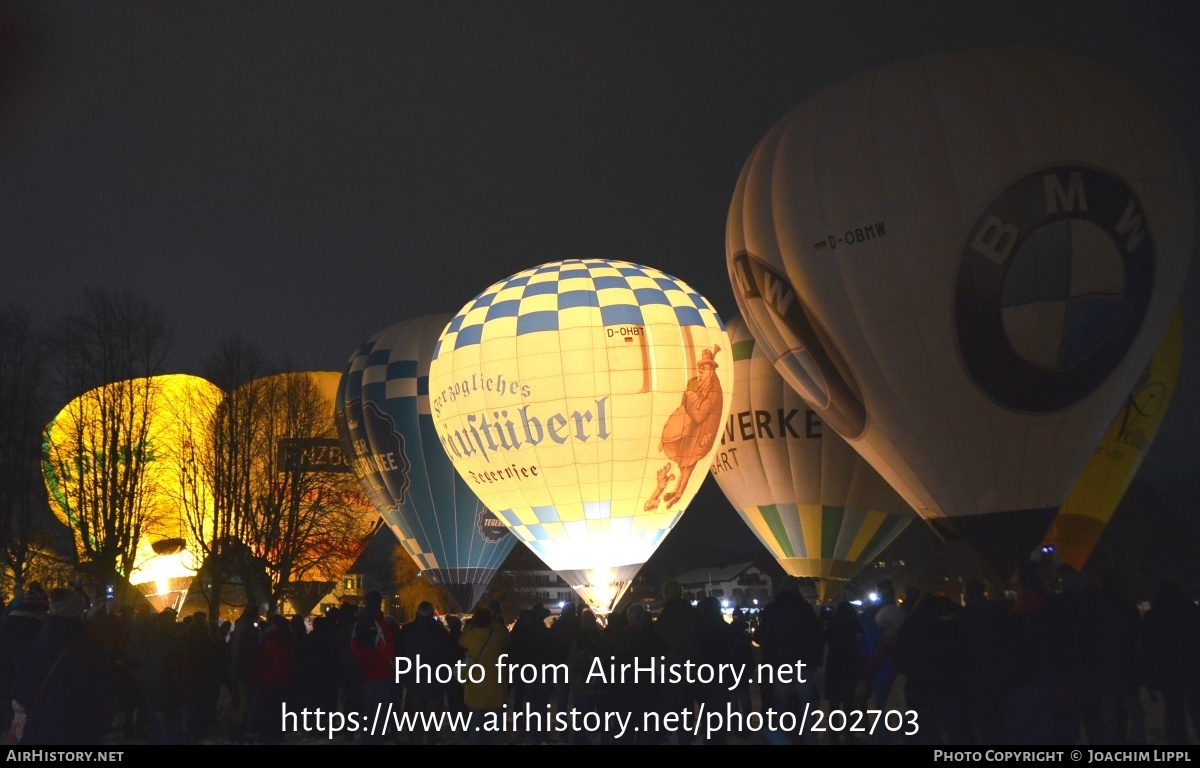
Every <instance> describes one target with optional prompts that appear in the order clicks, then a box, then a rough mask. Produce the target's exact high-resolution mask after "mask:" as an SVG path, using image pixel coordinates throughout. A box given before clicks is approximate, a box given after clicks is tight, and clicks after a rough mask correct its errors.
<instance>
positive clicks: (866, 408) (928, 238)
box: [726, 48, 1192, 576]
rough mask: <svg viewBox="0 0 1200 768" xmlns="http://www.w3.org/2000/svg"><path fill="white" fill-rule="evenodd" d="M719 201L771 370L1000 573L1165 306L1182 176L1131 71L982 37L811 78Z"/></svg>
mask: <svg viewBox="0 0 1200 768" xmlns="http://www.w3.org/2000/svg"><path fill="white" fill-rule="evenodd" d="M727 223H728V226H727V238H726V256H727V259H726V261H727V266H728V269H729V275H730V280H731V283H732V285H733V288H734V294H735V297H736V299H737V302H738V306H739V308H740V310H741V313H742V315H743V317H744V318H745V320H746V323H747V325H748V326H749V328H750V330H751V332H752V333H753V335H754V337H755V338H756V339H757V340H758V341H759V343H761V344H763V345H764V347H765V348H766V349H765V351H766V352H767V354H768V355H769V356H770V357H771V359H772V360H773V361H774V362H775V364H776V367H777V368H778V369H779V371H780V373H781V374H782V375H783V376H784V377H785V378H786V379H787V380H788V382H789V383H790V384H791V385H792V386H793V387H795V388H796V390H797V391H798V392H799V393H800V394H801V396H802V397H803V398H804V399H805V401H807V402H808V403H809V404H810V405H811V406H812V407H813V409H814V410H815V411H816V412H817V413H818V414H819V416H820V418H821V420H822V421H823V422H824V423H825V424H827V425H829V426H830V427H832V428H833V429H835V430H836V431H837V432H838V433H839V434H840V435H842V437H844V438H845V439H846V440H847V441H849V442H850V444H851V445H853V446H854V448H855V449H856V450H858V451H859V453H861V454H862V455H863V456H864V457H865V458H866V459H867V460H868V461H869V462H871V464H872V465H873V466H874V467H875V468H876V469H877V470H879V472H880V474H882V475H883V476H884V477H885V478H886V479H887V480H888V482H889V483H891V484H892V486H893V487H895V488H896V490H897V491H898V492H899V493H900V494H901V496H903V497H904V498H905V499H906V500H907V501H908V502H909V503H910V504H911V505H912V506H913V507H914V508H915V509H916V510H917V511H918V513H919V514H920V515H921V517H923V518H924V519H925V520H926V521H927V522H928V523H929V524H930V525H931V526H932V527H933V528H934V529H935V530H936V531H937V532H938V533H939V534H940V535H941V536H942V537H943V538H945V539H964V540H966V541H969V542H970V543H971V544H973V545H974V546H975V548H976V549H978V550H979V551H980V552H981V553H982V554H983V555H984V556H985V557H986V558H987V559H988V560H989V562H991V563H992V564H993V566H994V567H996V568H997V569H998V571H1000V572H1001V573H1002V575H1005V576H1008V575H1009V574H1011V572H1012V569H1013V568H1014V567H1015V565H1016V563H1017V562H1018V561H1019V560H1021V559H1023V558H1024V557H1026V556H1027V555H1028V554H1029V553H1030V552H1032V551H1033V549H1034V548H1035V546H1036V545H1037V544H1038V543H1039V542H1040V541H1041V539H1042V537H1043V536H1044V534H1045V533H1046V531H1047V529H1048V528H1049V526H1050V522H1051V520H1052V519H1053V517H1054V515H1055V514H1056V513H1057V511H1058V509H1059V507H1060V506H1061V505H1062V504H1063V502H1064V501H1065V500H1066V498H1067V495H1068V493H1069V492H1070V490H1071V486H1072V484H1073V482H1074V481H1075V478H1077V477H1078V476H1079V474H1080V472H1081V471H1082V470H1083V467H1084V465H1085V464H1086V463H1087V460H1088V457H1089V455H1090V454H1091V452H1092V451H1093V449H1094V448H1095V446H1096V444H1097V443H1098V442H1099V441H1100V437H1101V435H1102V434H1103V432H1104V430H1105V428H1106V427H1107V426H1108V423H1109V421H1110V420H1111V419H1112V415H1113V413H1114V412H1116V410H1117V408H1118V406H1119V404H1120V402H1121V400H1122V399H1123V398H1124V397H1125V396H1126V394H1127V393H1128V392H1129V391H1130V389H1132V387H1133V385H1134V382H1135V381H1136V379H1137V377H1138V376H1139V374H1140V373H1141V371H1142V370H1143V369H1144V367H1145V365H1146V362H1147V360H1149V358H1150V355H1151V353H1152V352H1153V350H1154V346H1155V344H1157V343H1158V340H1159V339H1160V338H1161V337H1162V335H1163V333H1164V332H1165V330H1166V328H1167V324H1168V322H1169V321H1170V319H1171V313H1172V311H1173V310H1174V307H1175V305H1176V304H1177V302H1178V299H1179V293H1180V290H1181V287H1182V285H1183V283H1184V278H1185V275H1186V273H1187V267H1188V261H1189V259H1190V255H1191V243H1192V190H1191V183H1190V180H1189V178H1188V174H1187V162H1186V158H1185V156H1184V154H1183V151H1182V150H1181V148H1180V145H1179V142H1178V141H1177V140H1176V138H1175V136H1174V135H1173V133H1172V131H1171V129H1170V127H1169V126H1168V124H1167V122H1166V120H1165V119H1164V118H1163V116H1162V115H1161V114H1160V113H1159V112H1158V111H1157V110H1156V109H1155V108H1154V107H1153V106H1152V105H1151V104H1150V103H1149V102H1148V101H1147V99H1145V98H1144V97H1143V96H1141V95H1140V94H1138V93H1137V92H1136V91H1135V90H1134V89H1133V88H1131V87H1130V86H1129V85H1128V84H1127V83H1125V82H1124V81H1122V80H1120V79H1119V78H1117V77H1115V76H1113V75H1112V74H1110V73H1108V72H1106V71H1103V70H1102V69H1101V68H1099V67H1097V66H1095V65H1093V64H1091V63H1088V62H1086V61H1083V60H1081V59H1078V58H1075V57H1073V56H1068V55H1062V54H1056V53H1049V52H1044V51H1037V50H1025V49H1010V48H995V49H982V50H975V51H965V52H956V53H947V54H940V55H934V56H928V57H924V58H918V59H911V60H905V61H901V62H897V63H894V64H891V65H888V66H884V67H880V68H878V69H874V70H871V71H868V72H865V73H862V74H860V75H858V76H855V77H853V78H851V79H849V80H846V81H844V82H842V83H840V84H838V85H835V86H833V87H831V88H829V89H827V90H825V91H823V92H821V93H818V94H817V95H815V96H813V97H812V98H810V99H808V100H807V101H805V102H804V103H802V104H801V105H800V106H798V107H796V108H795V109H794V110H792V111H791V112H790V113H789V114H788V115H786V116H785V117H784V118H783V119H782V120H781V121H780V122H779V123H778V124H777V125H775V126H774V127H773V128H772V129H771V131H770V132H769V133H768V134H767V136H766V137H765V138H763V139H762V141H760V142H759V144H758V146H757V147H756V148H755V149H754V151H753V153H752V154H751V156H750V157H749V159H748V160H747V162H746V164H745V166H744V167H743V169H742V173H741V176H740V178H739V180H738V183H737V187H736V191H735V193H734V196H733V200H732V204H731V207H730V211H729V218H728V222H727Z"/></svg>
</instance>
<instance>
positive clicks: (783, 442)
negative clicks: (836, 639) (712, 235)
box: [710, 317, 917, 601]
mask: <svg viewBox="0 0 1200 768" xmlns="http://www.w3.org/2000/svg"><path fill="white" fill-rule="evenodd" d="M726 330H727V331H728V333H729V340H730V343H731V344H732V350H733V366H734V377H733V378H734V392H733V412H732V413H731V414H730V416H729V420H728V421H727V422H726V425H725V431H724V433H723V434H722V436H721V444H720V447H719V448H718V450H717V455H716V458H715V459H714V460H713V465H712V469H711V470H710V471H711V472H712V474H713V477H714V478H715V479H716V481H717V485H719V486H720V487H721V490H722V491H723V492H724V493H725V496H726V497H727V498H728V499H729V501H730V503H732V504H733V506H734V508H735V509H737V511H738V514H739V515H741V517H742V519H743V520H744V521H745V522H746V524H747V525H748V526H750V529H751V530H752V531H754V534H755V535H756V536H757V537H758V539H759V541H761V542H762V543H763V546H765V547H766V548H767V550H768V551H770V553H771V554H772V555H773V556H774V557H775V559H776V561H778V563H779V565H780V566H782V567H783V569H784V570H785V571H786V572H787V573H788V575H790V576H796V577H798V578H810V579H816V580H818V581H817V588H818V596H819V598H820V599H821V600H822V601H827V600H829V599H830V598H832V597H835V596H836V591H835V590H836V589H837V588H839V587H840V586H841V585H843V584H845V582H847V581H849V580H850V579H852V578H854V577H855V576H856V575H858V573H859V572H860V571H861V570H862V569H863V568H864V567H865V566H867V565H868V564H870V563H871V562H873V561H875V560H876V559H877V558H878V557H879V555H880V554H881V553H882V552H883V550H884V549H885V548H886V547H887V546H888V545H889V544H891V543H892V542H893V541H894V540H895V539H896V537H897V536H899V535H900V533H901V532H902V531H904V529H905V528H907V527H908V525H909V523H911V522H912V521H913V520H915V519H916V518H917V514H916V512H914V511H913V508H912V507H910V506H909V505H908V503H907V502H906V501H904V499H902V498H900V495H899V494H897V493H896V491H895V490H894V489H893V488H892V487H891V486H890V485H888V484H887V481H886V480H884V479H883V477H881V476H880V474H879V473H878V472H876V471H875V470H874V469H873V468H872V467H871V465H870V464H868V463H867V461H866V459H864V458H863V457H862V456H860V455H859V454H858V452H857V451H855V450H854V449H853V448H851V447H850V445H849V444H847V443H846V441H845V440H843V439H842V438H841V437H840V436H839V435H838V434H837V433H836V432H834V431H833V430H832V429H828V428H827V427H826V426H825V425H824V424H822V423H821V422H820V420H819V419H817V418H816V414H815V413H814V412H813V411H812V409H810V408H809V407H808V405H807V403H805V402H804V400H802V399H801V397H800V395H799V394H797V393H796V391H795V390H794V389H792V387H791V386H790V385H789V384H788V383H787V382H786V381H784V379H783V377H782V376H780V375H779V372H778V371H776V370H775V367H774V365H773V364H772V363H771V360H770V358H768V357H767V355H766V354H765V353H763V351H762V350H761V346H760V345H758V344H756V343H755V340H754V337H753V336H752V335H751V334H750V331H749V329H748V328H747V327H746V324H745V322H743V321H742V319H741V318H740V317H734V318H733V319H731V320H730V321H729V322H728V323H727V324H726Z"/></svg>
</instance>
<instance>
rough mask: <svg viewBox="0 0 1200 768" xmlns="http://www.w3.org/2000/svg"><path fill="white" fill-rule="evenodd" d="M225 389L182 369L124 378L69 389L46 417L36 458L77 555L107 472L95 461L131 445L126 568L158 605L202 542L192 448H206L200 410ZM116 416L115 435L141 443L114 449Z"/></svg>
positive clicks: (180, 582) (187, 578)
mask: <svg viewBox="0 0 1200 768" xmlns="http://www.w3.org/2000/svg"><path fill="white" fill-rule="evenodd" d="M223 394H224V393H223V392H222V391H221V390H220V388H219V387H217V386H216V385H215V384H213V383H211V382H209V381H207V380H205V379H203V378H200V377H198V376H190V375H187V374H165V375H161V376H152V377H147V378H140V379H131V380H128V381H121V382H115V383H112V384H109V385H106V386H103V387H97V388H96V389H93V390H90V391H88V392H85V393H84V394H82V395H80V396H79V397H76V398H75V399H73V400H72V401H71V402H69V403H68V404H67V405H66V406H65V407H64V408H63V409H62V410H61V411H60V412H59V413H58V415H57V416H55V418H54V420H53V421H51V422H50V424H49V425H48V426H47V427H46V432H45V445H44V446H43V463H42V468H43V478H44V480H45V482H46V490H47V493H48V494H49V500H50V508H51V509H52V510H53V511H54V514H55V516H56V517H57V518H58V519H59V520H60V521H61V522H63V523H64V524H65V525H67V526H68V527H69V528H71V530H72V532H73V534H74V537H75V542H76V550H77V552H78V553H79V555H80V556H81V557H85V556H86V553H87V551H88V549H89V547H88V546H86V545H85V542H84V537H85V536H86V535H88V533H87V532H86V531H85V525H84V524H82V522H81V517H82V518H86V517H87V516H86V515H81V510H82V509H83V508H84V506H86V505H88V504H95V503H99V502H97V501H96V499H97V498H99V497H101V496H102V495H103V493H104V490H103V486H104V485H105V484H106V483H107V482H111V478H112V477H114V475H111V474H106V473H103V472H99V471H97V464H98V462H101V461H104V460H105V459H104V458H103V457H105V456H106V455H107V456H111V457H112V460H115V461H117V462H120V463H121V464H122V465H123V466H128V465H129V463H130V462H129V457H130V456H131V455H132V456H135V457H141V458H143V459H144V466H143V469H142V471H141V473H140V475H137V477H136V482H137V491H136V493H137V494H138V495H139V496H140V503H139V507H138V513H137V514H140V515H141V519H142V522H141V536H140V537H139V539H138V544H137V548H136V553H135V556H134V566H133V568H132V570H131V571H130V572H129V573H127V574H125V576H126V578H127V579H128V580H129V583H130V584H132V585H133V586H135V587H137V588H138V589H139V590H140V591H141V592H142V593H144V594H145V595H146V596H147V598H148V599H150V601H151V602H152V604H153V605H154V606H155V608H156V609H157V610H162V609H163V608H166V607H172V606H173V605H174V603H175V602H176V601H177V600H178V598H179V597H180V596H181V595H184V594H186V593H187V590H188V588H189V586H190V584H191V581H192V579H193V578H194V577H195V575H196V571H197V569H198V568H199V567H200V558H201V557H202V556H203V548H202V546H201V542H199V541H198V540H197V538H196V533H195V529H194V528H193V526H190V525H189V524H188V518H189V515H191V516H192V519H193V521H196V522H199V523H200V525H201V526H203V525H204V524H205V522H206V521H207V520H209V519H211V518H209V517H208V516H209V515H211V514H212V492H211V489H210V488H209V487H208V484H207V481H206V480H205V478H204V476H203V473H201V472H198V471H197V470H196V462H195V458H196V456H202V455H204V453H205V451H206V448H205V441H206V440H207V436H208V434H209V430H208V425H207V424H206V423H205V419H206V418H207V416H208V415H209V414H211V413H213V411H214V410H215V408H216V405H217V403H218V402H220V399H221V398H222V397H223ZM118 412H119V415H118ZM142 414H145V421H144V425H142V418H143V416H142ZM118 423H119V424H122V425H124V426H122V427H121V434H122V436H123V437H122V438H121V439H120V440H119V441H120V442H123V441H124V440H125V439H126V438H131V439H136V440H138V441H139V443H140V444H139V445H138V446H136V447H135V448H133V449H131V450H126V451H116V452H114V449H113V446H112V437H111V434H112V430H113V429H114V427H115V425H116V424H118ZM114 453H115V455H114ZM134 474H136V473H134ZM133 476H134V475H133V474H131V475H130V476H129V477H130V478H132V477H133ZM106 478H107V480H106ZM189 510H190V511H189Z"/></svg>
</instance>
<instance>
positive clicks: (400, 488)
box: [337, 314, 516, 612]
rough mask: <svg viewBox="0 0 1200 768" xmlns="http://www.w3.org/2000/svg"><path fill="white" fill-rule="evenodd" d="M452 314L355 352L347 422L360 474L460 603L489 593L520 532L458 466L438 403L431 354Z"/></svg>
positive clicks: (379, 337) (345, 397) (343, 409)
mask: <svg viewBox="0 0 1200 768" xmlns="http://www.w3.org/2000/svg"><path fill="white" fill-rule="evenodd" d="M450 318H451V315H449V314H445V315H433V316H429V317H421V318H417V319H413V320H408V321H405V322H402V323H397V324H395V325H392V326H389V327H388V328H385V329H384V330H383V331H380V332H379V333H377V334H375V336H373V337H372V338H371V340H370V341H369V342H367V343H366V344H364V345H363V346H362V347H360V348H359V349H358V350H356V351H355V353H354V354H353V355H351V357H350V360H349V362H348V364H347V369H346V372H345V373H344V374H343V376H342V383H341V384H340V385H339V396H338V397H339V400H338V416H337V419H338V424H339V433H340V434H341V435H342V440H343V444H344V445H346V446H347V448H346V450H347V453H348V455H350V456H352V457H353V463H354V468H355V473H356V474H357V475H358V477H359V480H360V482H361V483H362V484H363V487H364V488H365V489H367V492H368V494H369V496H370V498H371V500H372V502H373V503H374V504H375V507H376V509H377V510H378V511H379V514H381V515H382V516H383V518H384V520H385V521H386V522H387V524H388V527H389V528H390V529H391V530H392V533H394V534H395V536H396V538H397V539H398V540H399V541H400V543H401V544H402V545H403V546H404V549H405V551H407V552H408V554H409V555H410V556H411V557H412V558H413V560H414V561H416V563H417V567H419V568H420V569H421V573H422V575H423V577H424V578H428V579H429V581H430V582H431V583H433V584H435V585H438V586H441V587H444V588H445V589H446V591H447V592H448V593H449V594H450V596H451V597H452V598H453V600H454V601H455V603H456V604H457V605H458V608H459V609H460V610H461V611H464V612H466V611H470V610H472V609H473V608H474V607H475V606H476V605H477V604H478V603H479V600H480V599H481V598H482V597H483V594H484V592H485V591H486V590H487V587H488V584H489V583H490V582H491V580H492V578H493V577H494V576H495V574H496V571H497V569H499V567H500V566H501V565H502V564H503V563H504V560H505V558H507V557H508V554H509V553H510V552H511V551H512V548H513V547H514V546H516V539H515V538H514V537H513V536H512V535H511V534H510V533H509V531H508V529H507V528H506V527H505V525H504V523H503V522H501V521H500V520H499V519H498V518H497V517H496V516H495V515H494V514H492V512H491V511H490V510H488V508H487V507H486V506H485V505H484V503H483V502H482V501H480V500H479V497H478V496H476V495H475V492H474V491H472V490H471V488H470V487H469V486H468V485H467V483H466V481H465V480H464V479H463V478H462V477H460V476H459V474H458V472H456V471H455V469H454V465H453V464H451V462H450V459H449V457H448V456H447V455H446V452H445V451H444V450H443V449H442V447H441V444H440V442H439V441H438V436H437V431H436V430H435V429H434V426H433V419H432V416H431V415H430V411H429V362H430V356H431V355H432V353H433V348H434V346H435V345H436V344H437V340H438V336H439V335H440V334H441V332H442V330H443V329H444V328H445V327H446V324H447V323H448V322H450Z"/></svg>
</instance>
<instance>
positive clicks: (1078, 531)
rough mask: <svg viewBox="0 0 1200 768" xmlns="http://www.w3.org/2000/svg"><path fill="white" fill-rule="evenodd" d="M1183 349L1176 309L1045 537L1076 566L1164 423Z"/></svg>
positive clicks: (1087, 553)
mask: <svg viewBox="0 0 1200 768" xmlns="http://www.w3.org/2000/svg"><path fill="white" fill-rule="evenodd" d="M1182 353H1183V315H1182V312H1180V311H1178V310H1176V312H1175V317H1174V318H1173V319H1172V320H1171V325H1170V326H1168V327H1167V333H1166V335H1164V336H1163V338H1162V341H1161V342H1159V344H1158V349H1157V350H1155V352H1154V357H1153V358H1151V360H1150V364H1149V365H1148V366H1146V369H1145V371H1144V372H1143V373H1142V376H1141V378H1139V379H1138V381H1137V384H1136V385H1134V388H1133V390H1132V391H1131V392H1130V393H1129V395H1128V397H1126V398H1125V403H1124V404H1123V405H1122V406H1121V409H1120V411H1118V413H1117V416H1116V418H1114V419H1113V420H1112V423H1110V424H1109V425H1108V429H1107V430H1106V431H1105V432H1104V437H1103V438H1101V440H1100V445H1099V446H1097V447H1096V450H1095V452H1094V453H1093V454H1092V458H1091V459H1090V460H1089V461H1088V463H1087V466H1086V467H1084V468H1083V474H1082V475H1080V476H1079V479H1078V480H1077V481H1076V482H1075V487H1074V488H1072V489H1071V495H1069V496H1068V497H1067V500H1066V502H1065V503H1064V504H1063V505H1062V509H1060V510H1059V511H1058V516H1057V517H1055V518H1054V523H1053V524H1052V525H1051V526H1050V531H1049V533H1047V534H1046V539H1045V541H1043V544H1045V545H1048V546H1052V547H1054V548H1055V551H1056V552H1057V553H1058V556H1059V559H1060V560H1062V561H1063V562H1064V563H1066V564H1067V565H1069V566H1071V567H1072V568H1074V569H1075V570H1076V571H1082V570H1083V567H1084V565H1086V564H1087V560H1088V558H1089V557H1091V554H1092V550H1094V549H1095V548H1096V542H1098V541H1099V540H1100V536H1101V535H1102V534H1103V533H1104V529H1105V527H1107V526H1108V523H1109V521H1110V520H1112V516H1113V513H1115V512H1116V511H1117V506H1118V505H1119V504H1120V503H1121V499H1122V498H1123V497H1124V496H1125V491H1127V490H1128V489H1129V484H1130V483H1131V482H1133V478H1134V476H1135V475H1137V471H1138V468H1139V467H1141V466H1142V459H1143V458H1145V456H1146V451H1148V450H1150V445H1151V443H1152V442H1153V441H1154V436H1155V435H1156V434H1158V428H1159V427H1160V426H1162V423H1163V419H1164V418H1165V417H1166V413H1167V406H1168V405H1170V404H1171V396H1172V395H1173V394H1174V393H1175V382H1176V380H1177V379H1178V377H1179V364H1180V357H1181V356H1182Z"/></svg>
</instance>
